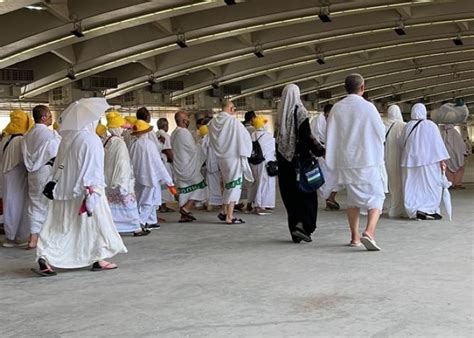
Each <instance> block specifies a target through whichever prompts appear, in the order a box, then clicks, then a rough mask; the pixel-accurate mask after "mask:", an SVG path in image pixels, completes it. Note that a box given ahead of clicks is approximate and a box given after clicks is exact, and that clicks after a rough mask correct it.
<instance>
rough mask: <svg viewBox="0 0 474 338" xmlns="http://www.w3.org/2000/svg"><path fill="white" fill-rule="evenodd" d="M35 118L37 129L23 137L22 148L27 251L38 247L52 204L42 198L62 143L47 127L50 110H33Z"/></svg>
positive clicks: (40, 108)
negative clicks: (28, 235)
mask: <svg viewBox="0 0 474 338" xmlns="http://www.w3.org/2000/svg"><path fill="white" fill-rule="evenodd" d="M33 119H34V120H35V126H34V128H33V129H32V130H30V131H29V132H28V133H27V134H26V135H25V136H24V138H23V145H22V146H23V147H22V153H23V161H24V163H25V167H26V170H27V171H28V209H27V223H28V225H29V227H30V240H29V242H28V249H34V248H36V243H37V242H38V234H39V232H40V231H41V227H42V225H43V223H44V221H45V220H46V215H47V214H48V202H49V201H48V199H47V198H46V197H45V196H44V195H43V188H44V186H45V185H46V183H48V182H49V181H50V180H51V178H52V175H53V164H54V159H55V157H56V154H57V153H58V149H59V143H60V142H61V137H60V136H59V134H57V133H56V132H54V131H53V130H51V129H49V128H48V127H49V126H50V125H51V124H52V116H51V112H50V111H49V108H48V107H46V106H43V105H39V106H36V107H34V108H33Z"/></svg>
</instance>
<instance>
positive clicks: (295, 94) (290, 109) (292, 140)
mask: <svg viewBox="0 0 474 338" xmlns="http://www.w3.org/2000/svg"><path fill="white" fill-rule="evenodd" d="M295 107H297V112H296V120H297V124H298V128H299V127H300V126H301V124H302V123H303V122H304V120H306V119H307V118H308V112H307V111H306V108H305V107H304V105H303V102H301V98H300V89H299V88H298V86H297V85H295V84H289V85H287V86H286V87H285V88H284V89H283V93H282V95H281V101H280V106H279V107H278V115H277V123H276V129H277V130H276V143H277V144H278V152H279V153H280V154H281V155H282V156H283V157H284V158H285V159H286V160H287V161H291V160H292V159H293V156H294V155H295V149H296V135H295V128H296V126H295V116H294V112H295Z"/></svg>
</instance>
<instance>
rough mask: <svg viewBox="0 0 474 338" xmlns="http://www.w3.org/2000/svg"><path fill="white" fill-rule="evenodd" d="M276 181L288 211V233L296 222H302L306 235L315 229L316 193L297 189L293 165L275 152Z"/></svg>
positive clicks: (292, 229)
mask: <svg viewBox="0 0 474 338" xmlns="http://www.w3.org/2000/svg"><path fill="white" fill-rule="evenodd" d="M277 159H278V182H279V186H280V194H281V198H282V199H283V204H284V205H285V208H286V212H287V213H288V228H289V230H290V234H291V233H292V232H293V231H294V230H295V227H296V225H297V224H298V223H302V224H303V229H304V230H305V231H306V233H307V234H308V235H310V234H312V233H313V232H314V230H316V218H317V216H318V194H317V192H314V193H310V194H307V193H304V192H301V191H300V190H299V189H298V183H297V181H296V169H295V166H294V165H293V164H292V163H291V162H288V161H287V160H286V159H284V158H283V157H282V156H281V155H280V154H278V153H277Z"/></svg>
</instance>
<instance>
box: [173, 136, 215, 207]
mask: <svg viewBox="0 0 474 338" xmlns="http://www.w3.org/2000/svg"><path fill="white" fill-rule="evenodd" d="M171 147H172V148H173V150H174V156H173V174H174V180H175V183H176V186H177V187H178V192H179V205H180V206H183V205H185V204H186V203H187V202H188V201H189V200H193V201H205V200H206V199H207V186H206V183H205V181H204V177H203V176H202V174H201V168H202V166H203V164H204V162H205V161H206V158H205V155H204V152H203V151H202V147H200V146H198V145H197V144H196V141H195V140H194V137H193V135H192V134H191V132H190V131H189V130H188V129H186V128H181V127H177V128H176V129H175V130H174V131H173V133H172V134H171Z"/></svg>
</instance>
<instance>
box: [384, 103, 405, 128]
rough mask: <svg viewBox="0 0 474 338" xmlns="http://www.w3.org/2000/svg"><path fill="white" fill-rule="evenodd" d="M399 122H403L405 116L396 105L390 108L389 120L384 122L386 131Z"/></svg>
mask: <svg viewBox="0 0 474 338" xmlns="http://www.w3.org/2000/svg"><path fill="white" fill-rule="evenodd" d="M397 121H402V122H403V116H402V111H401V110H400V107H399V106H397V105H396V104H394V105H391V106H390V107H388V110H387V118H386V119H385V121H384V124H385V129H386V130H388V128H390V126H391V125H392V124H394V123H395V122H397Z"/></svg>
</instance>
